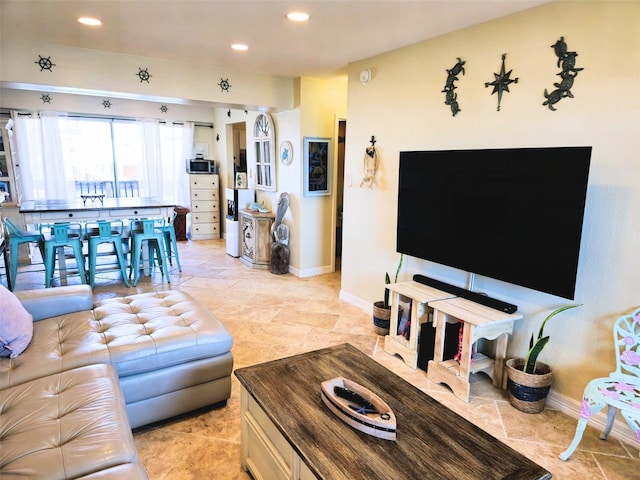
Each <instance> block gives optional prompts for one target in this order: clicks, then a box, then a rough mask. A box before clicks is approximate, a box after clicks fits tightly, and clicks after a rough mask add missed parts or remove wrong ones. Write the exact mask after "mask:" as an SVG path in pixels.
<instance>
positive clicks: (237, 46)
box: [231, 43, 249, 52]
mask: <svg viewBox="0 0 640 480" xmlns="http://www.w3.org/2000/svg"><path fill="white" fill-rule="evenodd" d="M231 48H233V49H234V50H237V51H239V52H244V51H245V50H249V46H248V45H245V44H244V43H234V44H233V45H231Z"/></svg>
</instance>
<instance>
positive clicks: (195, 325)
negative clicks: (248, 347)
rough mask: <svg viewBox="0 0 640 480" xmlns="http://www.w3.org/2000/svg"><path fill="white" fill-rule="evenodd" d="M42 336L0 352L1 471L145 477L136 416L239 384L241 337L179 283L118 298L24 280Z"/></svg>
mask: <svg viewBox="0 0 640 480" xmlns="http://www.w3.org/2000/svg"><path fill="white" fill-rule="evenodd" d="M16 296H18V298H19V299H20V301H21V302H22V304H23V305H24V306H25V307H26V309H27V310H28V311H29V312H30V313H31V314H32V315H33V320H34V324H33V327H34V328H33V338H32V340H31V343H30V344H29V346H28V348H27V349H26V350H25V351H24V353H22V354H21V355H19V356H18V357H16V358H0V414H1V415H2V421H1V422H0V478H2V479H3V480H5V479H6V480H9V479H13V478H47V479H66V478H83V479H85V478H86V479H112V478H113V479H116V478H117V479H122V478H127V479H137V478H147V474H146V472H145V470H144V468H143V467H142V466H141V465H140V464H139V462H138V457H137V453H136V450H135V445H134V443H133V437H132V434H131V428H136V427H140V426H143V425H147V424H149V423H153V422H157V421H160V420H164V419H167V418H170V417H173V416H175V415H178V414H182V413H186V412H189V411H192V410H194V409H197V408H201V407H205V406H210V405H215V406H223V405H225V404H226V401H227V399H228V398H229V396H230V394H231V372H232V368H233V358H232V354H231V346H232V343H233V340H232V337H231V335H230V333H229V332H228V331H227V329H226V328H225V327H224V325H223V324H222V323H221V322H220V321H219V320H218V319H217V318H216V317H215V315H213V314H212V313H211V312H210V311H209V310H208V309H207V308H206V307H204V306H203V305H202V304H200V303H199V302H197V301H196V300H194V299H193V298H192V297H190V296H189V295H187V294H185V293H182V292H179V291H174V290H171V291H162V292H153V293H143V294H137V295H131V296H127V297H119V298H112V299H109V300H105V301H102V302H100V303H98V304H96V305H95V306H94V305H93V298H92V293H91V289H90V287H88V286H84V285H83V286H72V287H58V288H52V289H45V290H33V291H26V292H16Z"/></svg>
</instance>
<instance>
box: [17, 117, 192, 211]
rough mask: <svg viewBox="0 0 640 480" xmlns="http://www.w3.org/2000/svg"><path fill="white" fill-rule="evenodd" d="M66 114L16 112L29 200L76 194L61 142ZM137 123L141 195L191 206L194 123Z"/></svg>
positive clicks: (22, 165)
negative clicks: (188, 163)
mask: <svg viewBox="0 0 640 480" xmlns="http://www.w3.org/2000/svg"><path fill="white" fill-rule="evenodd" d="M63 116H64V114H60V113H55V112H41V113H40V114H31V115H19V114H17V113H16V112H13V118H14V121H15V128H14V131H15V138H16V144H17V149H18V154H19V158H20V169H21V172H22V185H23V197H24V199H26V200H53V199H58V200H60V199H61V200H74V199H75V200H77V199H78V193H77V192H76V189H75V180H76V179H75V178H74V172H73V168H72V166H71V164H70V162H66V165H65V161H64V155H63V148H62V145H61V134H63V132H64V131H65V130H64V126H63V125H61V123H62V122H61V121H60V117H63ZM136 125H137V126H138V128H139V131H140V134H139V138H140V139H141V140H140V141H141V144H142V145H141V146H140V152H141V157H142V158H141V159H140V165H139V167H140V169H139V171H138V172H139V173H138V174H139V186H140V196H141V197H152V198H157V199H160V200H163V201H167V202H171V203H175V204H176V205H189V177H188V175H187V173H186V170H185V159H187V158H190V156H191V155H192V150H193V139H194V126H193V124H192V123H190V122H186V123H184V124H160V123H159V122H158V121H157V120H148V119H142V120H137V121H136ZM67 143H69V142H67ZM116 151H117V149H116ZM116 162H117V158H116Z"/></svg>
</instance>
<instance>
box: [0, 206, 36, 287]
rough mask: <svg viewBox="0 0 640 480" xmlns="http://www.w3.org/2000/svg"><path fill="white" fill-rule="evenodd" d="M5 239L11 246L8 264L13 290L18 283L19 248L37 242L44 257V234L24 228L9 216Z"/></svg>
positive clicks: (5, 225) (6, 219)
mask: <svg viewBox="0 0 640 480" xmlns="http://www.w3.org/2000/svg"><path fill="white" fill-rule="evenodd" d="M4 230H5V240H6V241H7V243H8V246H9V265H8V266H7V269H8V270H7V271H8V272H9V274H8V275H7V286H8V287H9V290H11V291H13V289H14V288H15V285H16V275H17V274H18V250H19V246H20V245H22V244H23V243H35V244H37V245H38V248H39V249H40V254H41V255H42V258H43V259H44V250H43V243H42V235H41V234H40V232H35V231H31V230H22V229H21V228H19V227H18V226H17V225H16V224H15V223H13V222H12V221H11V220H9V219H8V218H5V219H4Z"/></svg>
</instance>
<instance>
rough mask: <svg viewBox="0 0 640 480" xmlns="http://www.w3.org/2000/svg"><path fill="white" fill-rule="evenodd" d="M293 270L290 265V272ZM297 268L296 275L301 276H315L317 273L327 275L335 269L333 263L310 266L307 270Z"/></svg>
mask: <svg viewBox="0 0 640 480" xmlns="http://www.w3.org/2000/svg"><path fill="white" fill-rule="evenodd" d="M293 270H294V269H292V268H291V267H289V272H290V273H294V272H293ZM295 270H296V273H294V275H296V276H297V277H300V278H306V277H315V276H317V275H326V274H327V273H333V269H332V268H331V265H327V266H325V267H316V268H309V269H306V270H298V269H295Z"/></svg>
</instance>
